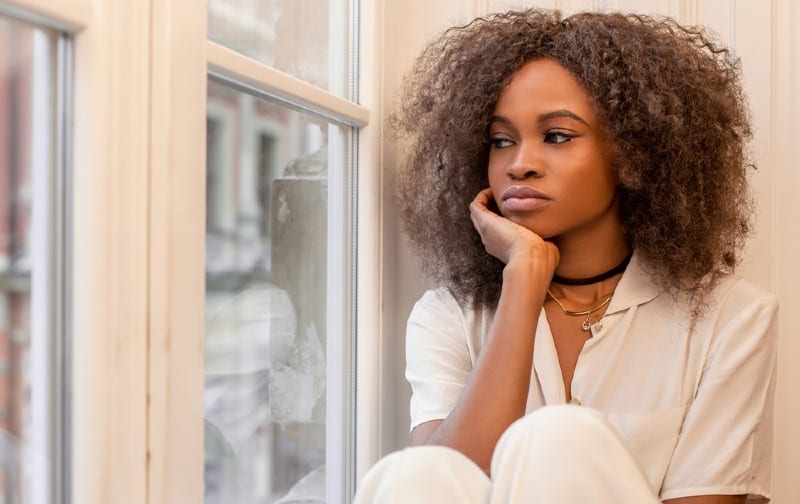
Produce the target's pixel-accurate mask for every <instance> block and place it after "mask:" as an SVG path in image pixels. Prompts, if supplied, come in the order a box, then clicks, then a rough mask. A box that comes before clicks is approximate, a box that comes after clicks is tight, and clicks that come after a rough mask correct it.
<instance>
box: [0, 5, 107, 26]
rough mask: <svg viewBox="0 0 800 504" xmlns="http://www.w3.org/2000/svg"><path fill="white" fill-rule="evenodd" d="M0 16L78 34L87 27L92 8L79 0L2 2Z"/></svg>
mask: <svg viewBox="0 0 800 504" xmlns="http://www.w3.org/2000/svg"><path fill="white" fill-rule="evenodd" d="M0 14H6V15H11V16H13V17H17V18H19V19H23V20H25V21H28V22H32V23H35V24H38V25H41V26H46V27H48V28H55V29H57V30H64V31H67V32H78V31H80V30H82V29H83V28H85V27H87V26H89V22H90V21H91V14H92V8H91V4H90V2H88V1H81V0H59V1H57V2H54V1H53V0H3V1H2V3H0Z"/></svg>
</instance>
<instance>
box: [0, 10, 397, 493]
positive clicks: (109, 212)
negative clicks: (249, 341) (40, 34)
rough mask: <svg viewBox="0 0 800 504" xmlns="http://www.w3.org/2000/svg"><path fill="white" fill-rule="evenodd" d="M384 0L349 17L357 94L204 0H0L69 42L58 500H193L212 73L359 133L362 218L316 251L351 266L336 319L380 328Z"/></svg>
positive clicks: (365, 346) (361, 427)
mask: <svg viewBox="0 0 800 504" xmlns="http://www.w3.org/2000/svg"><path fill="white" fill-rule="evenodd" d="M343 1H346V0H343ZM382 5H383V1H382V0H364V1H362V2H360V8H359V10H358V11H351V13H350V16H351V22H352V21H354V20H359V19H360V20H361V22H360V23H359V24H358V25H355V26H358V28H357V29H358V30H359V32H360V33H359V38H360V40H361V42H362V43H361V44H360V45H359V50H358V53H357V55H356V56H357V57H358V60H359V62H360V66H361V69H362V71H361V72H360V73H359V77H358V82H357V89H358V90H359V96H360V100H358V103H356V102H354V101H349V100H346V99H344V98H341V97H339V96H337V95H335V94H333V93H331V92H329V91H326V90H323V89H319V88H316V87H314V86H311V85H309V84H307V83H305V82H302V81H300V80H298V79H296V78H294V77H292V76H289V75H286V74H283V73H281V72H278V71H275V70H274V69H270V68H269V67H266V66H265V65H260V64H258V65H252V64H250V63H252V62H245V63H243V62H242V59H243V58H242V57H239V55H236V54H233V55H231V54H230V52H229V51H228V50H227V49H225V48H224V47H222V46H219V45H218V44H215V43H213V42H209V41H208V40H207V35H206V16H207V13H206V11H207V6H206V2H205V1H204V0H191V2H186V1H183V2H179V1H178V0H164V1H159V2H126V1H124V0H58V1H56V2H53V1H51V0H2V1H0V9H1V10H2V11H3V12H4V13H11V14H12V15H13V16H14V17H18V18H21V19H25V20H26V21H31V22H34V23H36V24H39V25H41V26H44V27H49V28H56V29H58V30H60V31H63V32H65V33H67V34H69V35H70V36H71V37H72V40H73V44H74V45H73V47H74V50H73V51H72V53H71V54H72V57H73V63H72V65H73V71H72V77H73V78H74V81H73V82H74V84H73V86H72V89H71V90H70V91H69V94H70V95H71V98H72V104H73V109H74V110H75V111H76V113H75V114H74V116H73V117H64V118H61V119H63V120H64V121H65V124H67V123H68V124H69V125H70V126H69V127H65V128H64V129H63V131H61V133H60V135H63V137H64V138H65V140H66V141H67V148H66V150H65V151H64V152H62V153H61V155H63V157H64V159H66V160H69V161H71V166H72V170H71V171H70V172H68V173H70V174H71V178H70V179H68V180H67V179H65V180H63V181H61V182H60V183H61V184H62V187H64V188H65V189H66V190H67V191H68V193H70V194H69V195H70V199H69V200H67V201H65V202H63V205H62V206H61V209H62V213H61V222H62V224H66V223H72V226H71V229H67V228H65V230H66V232H67V235H68V236H69V235H71V238H72V239H71V240H70V242H69V243H65V250H63V253H62V254H61V255H60V260H61V261H63V262H62V263H61V264H60V265H59V267H60V268H63V269H64V270H65V271H68V272H69V274H70V275H71V276H72V278H74V279H80V281H79V282H77V281H76V282H69V281H68V280H67V281H66V282H65V283H64V284H62V285H61V287H60V288H59V289H57V290H56V292H58V291H62V292H63V296H64V298H65V299H69V300H70V301H69V303H68V304H65V305H64V309H63V312H62V313H61V317H62V318H61V319H60V322H59V323H60V324H64V325H65V326H66V327H68V330H69V331H70V332H71V334H72V335H74V339H72V348H71V352H72V355H73V359H72V363H71V367H70V368H69V369H66V370H65V371H66V372H67V373H68V375H69V376H68V378H69V380H71V381H72V389H73V391H74V402H73V412H72V415H69V414H67V415H65V417H64V418H62V419H61V420H60V423H61V424H62V425H63V428H64V429H65V431H67V430H68V431H70V432H71V434H72V436H71V440H72V444H73V445H74V446H75V447H80V449H75V450H74V451H73V452H72V453H71V457H70V459H69V461H68V462H67V464H66V466H65V467H64V468H63V469H64V471H67V472H65V473H64V474H65V476H64V480H63V481H64V484H65V487H64V490H63V492H64V500H65V501H67V502H70V501H74V502H81V503H89V504H93V503H98V504H99V503H105V502H113V501H115V500H116V499H118V498H119V496H121V495H125V498H126V500H130V501H131V502H148V503H162V502H163V503H167V502H177V501H182V502H200V501H202V498H203V497H202V496H203V471H202V460H203V450H202V422H201V420H202V417H203V398H202V392H203V383H204V376H203V320H202V313H203V306H204V257H203V256H204V254H202V253H197V250H198V249H201V250H202V244H203V243H204V239H205V200H204V197H205V151H204V150H202V149H197V145H198V142H200V141H203V142H204V141H205V121H206V117H205V114H206V110H205V106H206V79H207V78H208V76H209V75H210V74H212V75H213V74H215V73H219V74H220V75H224V76H225V77H226V78H227V79H229V80H236V81H238V82H239V83H240V84H245V85H246V86H247V87H248V91H250V92H253V93H255V94H257V95H259V96H268V97H270V98H277V99H279V100H280V101H289V102H291V103H294V104H295V105H297V106H299V107H300V108H303V109H306V110H310V111H313V112H315V113H317V114H320V115H322V116H324V117H326V118H328V119H331V120H333V121H335V122H338V123H345V124H347V125H349V126H352V127H355V128H358V135H357V141H354V142H353V144H352V146H351V147H352V150H353V151H352V153H351V155H352V156H357V159H358V163H359V168H358V170H357V177H356V179H354V180H350V181H344V180H343V181H342V182H343V183H346V184H351V186H350V188H349V189H348V188H346V187H343V188H341V189H342V191H351V192H352V193H353V194H358V198H357V200H356V201H355V203H356V205H357V208H356V209H355V214H356V216H357V218H356V219H355V221H353V222H347V223H344V222H343V223H342V224H343V225H345V226H346V229H345V231H343V232H344V236H348V237H350V238H349V239H350V240H351V241H352V240H353V239H355V244H356V248H355V249H354V250H351V251H350V252H349V253H346V254H345V255H346V256H347V257H342V256H338V257H332V258H331V257H329V261H333V263H332V265H333V264H334V263H335V264H341V263H342V262H347V261H350V262H351V263H352V265H353V268H355V273H356V278H355V279H353V282H354V285H352V286H351V292H352V295H353V296H354V297H355V301H354V302H355V306H357V307H358V309H357V310H356V312H355V313H354V314H352V316H348V317H350V318H352V319H353V320H333V321H332V322H334V323H336V324H345V325H347V324H349V326H348V327H350V328H351V329H350V330H353V331H354V332H355V334H369V335H373V336H374V335H380V334H381V330H380V329H381V313H380V310H381V297H382V290H381V270H380V268H381V260H380V250H381V247H382V245H381V239H380V237H381V222H382V198H381V194H382V190H381V184H382V177H381V169H380V167H381V162H380V161H381V156H380V147H379V146H380V137H381V123H382V117H381V106H380V99H381V95H380V89H381V83H380V77H381V75H380V72H379V71H378V70H379V69H380V68H381V63H380V56H381V55H380V52H381V49H380V48H381V44H382V34H381V32H380V28H379V24H378V23H379V22H382V19H381V15H382V10H383V7H382ZM352 56H354V55H353V54H351V57H352ZM245 59H246V58H245ZM358 236H362V237H367V239H356V238H357V237H358ZM374 237H378V238H379V239H377V240H376V239H374ZM356 261H358V262H357V265H356ZM342 281H344V280H342ZM55 295H57V294H55ZM357 345H358V352H357V353H355V349H350V350H346V349H343V351H342V354H341V355H340V357H341V358H342V359H350V360H351V361H352V362H350V361H348V362H347V364H345V365H344V366H341V367H338V368H335V369H338V371H339V372H340V373H344V372H345V371H347V372H348V374H349V376H347V377H345V376H340V377H339V378H338V379H342V380H344V379H354V378H355V376H356V375H358V376H361V377H371V379H364V380H362V382H359V383H358V386H357V390H356V392H355V394H356V397H355V398H354V400H355V402H353V401H351V402H350V404H349V406H348V407H351V408H353V409H355V410H356V411H354V412H353V415H354V418H355V422H356V424H357V425H358V429H357V430H355V429H354V426H350V427H351V429H350V430H351V433H350V434H349V436H354V437H343V439H342V442H345V443H349V444H350V445H351V446H354V448H355V454H354V457H355V461H354V462H355V466H356V467H355V472H354V473H353V474H350V475H348V476H347V477H346V480H347V481H344V482H342V485H341V487H340V488H338V489H333V488H330V489H329V491H334V492H335V493H339V492H342V495H343V496H344V500H349V498H348V496H351V495H352V492H353V491H354V487H355V482H356V481H357V479H358V478H360V476H361V475H362V474H363V473H364V472H365V471H366V469H367V468H368V467H370V466H371V465H372V464H373V463H374V462H375V461H376V460H377V459H378V454H379V448H378V446H379V444H378V441H377V440H378V439H379V436H380V432H379V428H378V416H379V415H378V409H377V408H378V405H379V402H378V398H379V388H378V386H377V384H378V383H379V380H377V377H378V376H380V369H381V365H380V362H379V350H380V347H381V343H380V339H379V338H375V337H369V338H363V341H362V340H357ZM348 352H349V353H348ZM337 359H338V358H337ZM345 366H346V367H345ZM334 367H335V366H334ZM69 380H68V379H66V377H65V379H64V381H63V382H62V385H65V386H68V385H67V384H68V382H69ZM340 413H341V412H340ZM70 472H71V474H70Z"/></svg>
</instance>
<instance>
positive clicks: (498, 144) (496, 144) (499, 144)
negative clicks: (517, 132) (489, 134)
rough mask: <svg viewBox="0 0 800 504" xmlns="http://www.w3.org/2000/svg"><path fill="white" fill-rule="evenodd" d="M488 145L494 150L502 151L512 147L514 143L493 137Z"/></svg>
mask: <svg viewBox="0 0 800 504" xmlns="http://www.w3.org/2000/svg"><path fill="white" fill-rule="evenodd" d="M489 143H490V144H492V148H494V149H504V148H506V147H511V146H512V145H514V141H513V140H511V139H508V138H505V137H495V138H492V139H490V140H489Z"/></svg>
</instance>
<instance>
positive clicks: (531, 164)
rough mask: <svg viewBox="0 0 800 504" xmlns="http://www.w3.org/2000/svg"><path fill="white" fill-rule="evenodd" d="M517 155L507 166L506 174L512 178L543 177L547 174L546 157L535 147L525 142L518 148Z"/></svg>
mask: <svg viewBox="0 0 800 504" xmlns="http://www.w3.org/2000/svg"><path fill="white" fill-rule="evenodd" d="M516 154H517V155H516V156H514V159H513V160H512V162H511V163H510V164H509V165H508V168H506V174H507V175H508V177H509V178H510V179H512V180H524V179H526V178H542V177H544V174H545V162H544V159H542V157H541V156H540V155H539V153H538V152H536V149H533V148H531V147H529V146H525V145H524V144H522V145H520V148H519V149H517V152H516Z"/></svg>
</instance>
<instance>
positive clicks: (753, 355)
mask: <svg viewBox="0 0 800 504" xmlns="http://www.w3.org/2000/svg"><path fill="white" fill-rule="evenodd" d="M776 313H777V302H776V301H775V298H774V296H772V295H771V294H769V293H767V292H765V291H762V290H760V289H758V288H756V287H754V286H752V285H750V284H749V283H747V282H745V281H742V280H740V281H738V282H737V283H736V285H735V286H734V287H733V288H732V289H731V292H730V294H729V295H728V296H727V298H726V299H725V301H724V302H723V305H722V306H721V308H720V310H719V316H718V319H717V322H716V325H715V328H714V335H713V337H712V340H711V344H710V347H709V351H708V356H707V359H706V364H705V366H704V369H703V372H702V376H701V378H700V382H699V384H698V386H697V392H696V395H695V397H694V399H693V401H692V403H691V404H690V405H689V410H688V412H687V414H686V418H685V420H684V423H683V426H682V428H681V432H680V437H679V439H678V444H677V446H676V448H675V451H674V453H673V457H672V460H671V461H670V465H669V468H668V469H667V474H666V477H665V479H664V483H663V485H662V491H661V498H662V499H664V500H666V499H672V498H677V497H686V496H693V495H740V494H748V495H749V499H752V500H748V502H752V501H756V502H758V501H761V502H765V501H769V499H770V493H771V483H770V480H771V470H772V467H771V466H772V422H773V408H774V405H773V403H774V395H775V392H774V391H775V375H776V373H775V360H776V344H777V330H776V324H775V320H776ZM676 379H679V377H676Z"/></svg>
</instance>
